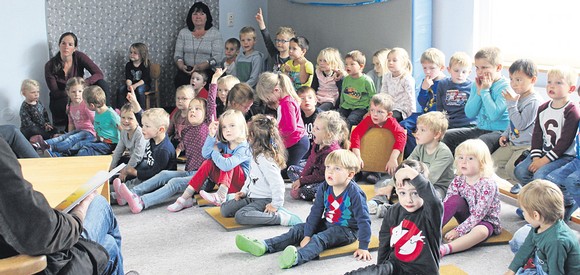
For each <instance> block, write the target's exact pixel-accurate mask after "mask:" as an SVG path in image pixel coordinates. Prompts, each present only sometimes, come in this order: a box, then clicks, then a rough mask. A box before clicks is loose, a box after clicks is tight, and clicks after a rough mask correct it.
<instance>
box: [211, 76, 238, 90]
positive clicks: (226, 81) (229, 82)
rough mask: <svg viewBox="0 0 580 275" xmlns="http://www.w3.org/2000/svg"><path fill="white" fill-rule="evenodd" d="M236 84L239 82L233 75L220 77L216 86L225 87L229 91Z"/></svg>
mask: <svg viewBox="0 0 580 275" xmlns="http://www.w3.org/2000/svg"><path fill="white" fill-rule="evenodd" d="M238 83H240V80H239V79H238V78H237V77H235V76H233V75H226V76H222V77H220V78H219V79H218V81H217V85H226V86H227V87H228V88H229V89H230V90H231V89H232V87H233V86H234V85H236V84H238Z"/></svg>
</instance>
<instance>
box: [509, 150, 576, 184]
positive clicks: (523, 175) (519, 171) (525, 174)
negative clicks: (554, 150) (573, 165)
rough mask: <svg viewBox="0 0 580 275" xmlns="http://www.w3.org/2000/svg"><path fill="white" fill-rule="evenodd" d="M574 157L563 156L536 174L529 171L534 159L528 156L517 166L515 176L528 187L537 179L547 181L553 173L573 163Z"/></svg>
mask: <svg viewBox="0 0 580 275" xmlns="http://www.w3.org/2000/svg"><path fill="white" fill-rule="evenodd" d="M573 159H574V157H571V156H562V157H560V158H559V159H557V160H555V161H552V162H550V163H548V164H546V165H544V166H542V167H540V169H538V170H537V171H536V173H532V172H530V171H529V170H528V166H530V164H531V163H532V158H531V157H530V156H527V157H526V158H525V159H524V160H523V161H522V162H520V163H519V164H518V166H516V169H515V171H514V175H515V176H516V179H517V180H518V181H519V182H520V184H521V185H526V184H528V183H529V182H530V181H532V180H535V179H545V178H546V176H548V174H550V173H551V172H552V171H554V170H556V169H558V168H560V167H562V166H564V165H566V164H567V163H568V162H570V161H572V160H573Z"/></svg>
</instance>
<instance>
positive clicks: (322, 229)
mask: <svg viewBox="0 0 580 275" xmlns="http://www.w3.org/2000/svg"><path fill="white" fill-rule="evenodd" d="M304 225H305V224H304V223H301V224H297V225H295V226H293V227H292V228H290V231H288V232H287V233H284V234H282V235H280V236H277V237H274V238H271V239H267V240H265V241H264V242H265V243H266V246H267V247H268V252H270V253H274V252H278V251H282V250H284V249H285V248H286V247H287V246H289V245H295V246H298V245H300V242H301V241H302V239H304ZM356 233H357V232H356V231H353V230H352V229H350V228H349V227H346V226H340V225H334V224H331V223H328V222H326V221H320V222H319V225H318V228H316V230H315V233H314V235H312V237H311V238H310V242H308V244H306V245H305V246H304V247H303V248H300V249H298V259H297V263H296V265H300V264H303V263H305V262H308V261H310V260H313V259H315V258H316V257H318V255H319V254H320V253H321V252H322V251H324V250H325V249H329V248H333V247H339V246H344V245H348V244H351V243H353V242H354V241H356Z"/></svg>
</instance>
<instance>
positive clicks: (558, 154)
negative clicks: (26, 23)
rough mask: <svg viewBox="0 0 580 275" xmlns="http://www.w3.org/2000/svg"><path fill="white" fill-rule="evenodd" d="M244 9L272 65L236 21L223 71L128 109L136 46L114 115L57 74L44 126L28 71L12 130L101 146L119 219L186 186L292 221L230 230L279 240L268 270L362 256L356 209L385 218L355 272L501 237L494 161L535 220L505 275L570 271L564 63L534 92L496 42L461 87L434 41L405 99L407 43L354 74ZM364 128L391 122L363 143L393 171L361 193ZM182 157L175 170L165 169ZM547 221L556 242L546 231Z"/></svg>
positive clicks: (361, 218) (249, 246) (71, 147)
mask: <svg viewBox="0 0 580 275" xmlns="http://www.w3.org/2000/svg"><path fill="white" fill-rule="evenodd" d="M256 20H257V22H258V25H259V28H260V30H261V33H262V35H263V37H264V40H265V42H266V46H267V49H268V53H269V55H270V57H271V58H270V59H269V60H270V61H272V64H268V65H266V64H267V63H266V58H265V56H264V55H263V54H261V53H259V52H257V51H256V50H254V45H255V39H256V34H255V30H254V29H253V28H251V27H244V28H243V29H242V30H241V31H240V40H237V39H228V40H227V41H226V43H225V48H226V57H225V59H224V60H223V62H221V64H222V67H223V68H216V69H215V74H214V75H213V76H212V78H211V81H210V84H209V89H208V90H206V88H205V87H206V84H207V80H208V79H207V75H206V74H205V72H203V71H194V72H193V73H192V75H191V82H190V84H191V85H184V86H180V87H177V88H176V93H175V101H176V108H175V110H174V111H173V112H172V113H171V114H168V113H167V112H166V111H164V110H163V109H160V108H153V109H149V110H146V111H143V110H142V109H141V106H142V103H143V102H142V99H143V97H142V92H143V91H145V90H146V87H147V86H148V85H150V77H149V72H148V65H149V60H148V53H147V48H146V46H145V45H144V44H141V43H136V44H133V45H132V46H131V47H130V61H129V62H128V63H127V67H126V71H127V74H126V78H127V80H126V83H125V84H124V85H123V86H122V87H120V89H119V95H120V97H119V98H118V104H121V103H123V104H124V105H123V106H122V107H121V108H120V111H119V113H120V117H119V115H118V114H117V112H116V111H115V110H113V109H112V108H111V107H108V106H106V104H105V100H106V99H105V94H104V92H103V91H102V89H100V88H99V87H98V86H90V87H85V84H84V81H83V79H82V78H72V79H70V80H69V81H68V82H67V86H66V91H67V93H68V95H69V98H70V101H69V104H68V106H67V113H68V116H69V125H68V129H67V133H65V134H60V135H59V134H57V133H56V131H55V129H54V127H52V125H51V124H50V122H49V121H48V118H47V116H46V111H45V110H44V107H43V106H42V104H41V103H40V102H39V101H38V93H39V85H38V83H36V82H34V81H30V80H26V81H24V82H23V84H22V94H23V96H24V97H25V101H24V102H23V104H22V108H21V116H22V121H23V123H22V130H23V132H25V133H26V135H27V138H29V139H30V141H31V143H32V145H33V146H34V147H35V148H37V149H38V150H46V151H47V152H48V153H49V154H50V155H51V156H63V155H96V154H111V153H112V154H113V160H112V162H111V169H112V168H114V167H115V166H117V165H118V164H119V163H120V162H126V163H128V165H127V166H126V167H125V168H124V169H122V170H121V172H120V173H119V175H118V177H116V178H115V179H114V180H113V190H114V192H112V194H111V196H112V198H113V199H114V200H115V201H116V202H117V203H118V204H119V205H126V204H128V206H129V208H130V210H131V212H133V213H140V212H141V211H143V210H144V209H147V208H149V207H152V206H154V205H157V204H161V203H164V202H166V201H167V200H168V199H170V198H172V197H173V196H174V195H176V194H179V193H181V195H180V196H179V197H178V198H177V199H176V201H175V202H174V203H172V204H170V205H169V206H168V207H167V209H168V210H169V211H171V212H177V211H181V210H183V209H185V208H189V207H192V206H194V205H195V204H196V203H197V202H196V199H195V198H194V194H195V193H199V194H200V195H201V197H203V198H204V199H206V200H207V201H209V202H210V203H212V204H214V205H216V206H219V207H220V210H221V213H222V215H223V216H224V217H235V219H236V222H237V223H239V224H251V225H257V224H264V225H274V224H281V225H286V226H292V228H291V229H290V231H289V232H288V233H285V234H283V235H281V236H277V237H274V238H271V239H267V240H264V241H260V240H255V239H252V238H250V237H247V236H245V235H238V236H237V237H236V245H237V246H238V248H239V249H241V250H243V251H246V252H249V253H251V254H253V255H256V256H260V255H263V254H264V253H267V252H269V253H273V252H277V251H283V253H282V255H281V256H280V267H281V268H290V267H292V266H295V265H299V264H302V263H305V262H307V261H309V260H311V259H314V258H316V257H317V256H318V254H320V252H322V251H323V250H324V249H328V248H331V247H335V246H341V245H345V244H349V243H352V242H354V241H355V240H358V241H359V247H358V249H357V250H356V251H355V252H354V256H355V257H356V258H357V259H362V260H370V259H371V255H370V253H369V252H368V245H369V242H370V236H371V229H370V222H371V220H370V216H369V214H377V213H378V214H379V216H380V217H384V219H383V222H382V226H381V230H380V232H379V239H380V245H379V256H378V260H377V264H376V265H372V266H369V267H366V268H363V269H361V270H356V271H353V274H366V273H375V272H380V273H381V274H383V273H384V274H403V273H410V272H411V273H413V272H414V273H422V274H436V273H437V272H438V267H439V260H440V258H441V257H443V256H444V255H447V254H449V253H453V252H459V251H463V250H466V249H469V248H470V247H472V246H474V245H477V244H478V243H481V242H483V241H485V240H486V239H487V238H489V237H490V236H492V235H494V234H499V233H500V232H501V230H502V227H501V223H500V220H499V213H500V211H501V209H500V207H501V204H500V201H499V192H498V187H497V184H496V182H495V179H494V178H495V177H494V170H493V169H494V164H495V165H497V166H498V168H500V169H505V170H506V171H507V174H508V176H510V177H512V178H515V179H517V180H518V181H519V183H521V185H523V186H524V187H523V188H522V190H521V193H520V196H519V202H520V205H521V210H520V211H519V213H520V214H521V215H522V216H523V217H524V218H525V219H526V221H527V222H529V223H530V225H531V226H532V227H533V230H530V233H527V232H526V233H527V234H524V235H525V236H527V238H526V239H525V241H523V240H521V239H520V240H518V241H519V243H518V247H520V249H519V252H518V254H516V257H515V258H514V261H513V262H512V264H511V265H510V267H509V268H510V271H511V272H516V271H518V269H519V268H526V267H529V265H524V264H525V263H526V261H527V259H529V258H532V261H534V263H535V267H534V268H536V269H538V270H542V271H543V272H546V273H547V272H550V273H557V271H556V270H558V271H562V272H561V273H568V274H570V273H574V272H577V271H579V270H580V254H579V253H580V250H579V247H578V242H577V241H575V237H574V236H573V234H572V233H571V231H570V229H569V228H567V226H566V224H565V223H564V222H563V221H567V220H568V219H569V217H570V215H571V213H572V212H573V211H574V210H575V209H576V208H577V207H578V206H577V203H580V201H578V199H580V196H579V195H578V194H580V188H578V169H575V168H576V167H577V166H578V164H579V163H580V161H579V159H580V153H579V152H580V150H578V149H580V148H575V147H577V145H575V144H578V141H576V143H574V137H575V135H576V133H577V129H578V124H579V122H580V113H579V112H578V109H577V106H576V104H575V103H573V102H571V101H570V100H569V99H568V96H569V94H570V93H572V92H573V91H575V89H576V81H577V75H576V72H575V71H574V70H573V69H570V68H566V67H557V68H554V69H552V70H550V71H549V72H548V74H547V75H548V84H547V94H548V97H550V99H551V100H550V101H548V102H546V103H544V104H541V97H540V96H539V95H538V94H537V93H536V92H535V91H534V84H535V82H536V80H537V68H536V66H535V64H534V63H533V62H532V61H530V60H517V61H515V62H514V63H513V64H512V65H511V66H510V68H509V76H510V82H509V83H508V81H507V80H506V79H505V78H503V77H502V76H501V70H502V60H501V53H500V51H499V49H497V48H493V47H489V48H483V49H481V50H480V51H478V52H477V53H476V55H475V67H476V78H475V81H474V82H472V81H471V80H469V79H468V76H469V74H470V73H471V67H472V62H471V61H470V57H469V56H468V55H467V54H465V53H461V52H459V53H455V54H453V55H452V57H451V58H450V61H449V64H448V67H447V70H448V71H449V73H450V77H445V75H444V74H443V70H444V68H445V57H444V54H443V53H442V52H441V51H439V50H437V49H434V48H431V49H428V50H426V51H425V52H424V53H423V54H422V56H421V64H422V67H423V71H424V73H425V78H424V79H423V81H422V82H421V84H420V88H419V90H418V93H417V94H418V97H417V100H418V102H419V104H420V108H418V109H417V108H416V104H415V100H416V98H415V94H416V93H415V80H414V78H413V77H412V75H411V72H412V66H411V62H410V59H409V56H408V54H407V52H406V51H405V50H404V49H402V48H393V49H381V50H379V51H377V52H376V53H375V54H374V55H373V65H374V69H373V70H372V71H370V72H369V73H367V74H364V73H363V69H364V66H365V64H366V57H365V55H364V54H363V53H362V52H360V51H357V50H354V51H351V52H349V53H347V54H346V55H345V58H344V62H343V60H342V57H341V55H340V53H339V51H338V50H337V49H334V48H326V49H323V50H322V51H321V52H320V53H319V55H318V57H317V60H316V66H314V65H313V64H312V63H311V62H309V61H308V60H306V58H305V54H306V52H307V51H308V40H307V39H306V38H304V37H300V36H295V33H294V31H293V30H292V29H291V28H288V27H281V28H280V30H279V31H278V32H277V34H276V39H275V40H274V41H275V42H273V41H272V39H271V38H270V34H269V32H268V30H267V29H266V26H265V23H264V21H263V17H262V13H261V10H260V11H259V12H258V14H257V15H256ZM240 49H242V51H241V52H240ZM266 68H272V71H273V72H263V71H264V70H266ZM509 86H511V88H510V87H509ZM125 102H127V103H126V104H125ZM273 117H275V118H273ZM355 125H356V127H355V128H354V130H352V133H351V131H350V129H351V127H353V126H355ZM371 128H384V129H388V130H389V131H390V132H391V133H392V134H393V136H394V140H395V142H394V145H393V146H392V148H377V149H379V150H385V152H388V153H389V154H390V158H389V159H388V161H387V163H386V166H385V169H384V171H385V173H387V174H389V175H391V176H392V180H391V181H390V182H389V183H388V184H387V185H386V186H385V187H383V188H379V189H378V190H377V196H376V197H374V198H372V199H371V200H369V201H368V202H367V198H366V195H365V194H364V192H363V191H362V190H361V189H360V188H359V187H358V185H357V184H356V182H355V180H354V179H355V175H356V174H357V173H359V171H360V170H361V169H362V168H364V165H365V164H364V162H363V159H362V157H361V140H362V137H363V136H364V135H365V133H366V132H367V131H368V130H369V129H371ZM349 135H350V137H349ZM475 138H479V139H475ZM127 152H128V153H127ZM526 154H527V155H526ZM180 155H184V156H185V159H186V160H185V170H184V171H178V170H177V169H176V168H177V165H176V163H177V158H178V157H179V156H180ZM401 155H404V156H405V158H406V159H407V160H405V161H404V162H403V163H399V161H398V159H399V156H401ZM373 177H375V179H374V180H372V181H374V182H376V181H377V178H376V177H377V176H376V175H373V174H370V175H369V177H368V178H367V179H368V180H369V181H371V178H373ZM284 178H288V179H290V181H291V182H292V186H291V190H290V195H291V197H292V198H294V199H303V200H307V201H313V202H314V204H313V206H312V209H311V212H310V214H309V215H308V218H307V219H306V221H305V222H304V223H303V222H302V220H301V219H300V217H299V216H297V215H296V214H294V213H291V212H290V211H288V210H287V209H286V208H284V192H285V185H284ZM541 179H548V180H551V181H553V182H556V183H557V184H558V185H560V188H561V190H562V191H560V190H559V189H558V188H556V187H555V185H554V184H553V183H550V182H547V181H542V180H541ZM215 185H217V191H216V192H212V191H213V190H214V186H215ZM519 187H520V186H519V185H516V186H515V187H514V189H513V190H512V191H513V192H514V193H516V192H518V191H519V190H518V189H519ZM393 192H394V193H395V194H396V195H397V197H398V203H396V204H393V201H392V198H393V195H394V194H393ZM548 193H550V194H553V195H551V196H548V195H544V194H548ZM564 209H566V211H564ZM564 212H565V213H564ZM453 217H455V218H456V219H457V221H458V224H459V225H458V226H457V227H455V228H454V229H453V230H451V231H450V232H447V233H446V234H445V235H443V232H441V227H442V226H443V225H445V224H446V223H448V222H449V221H450V220H451V218H453ZM409 232H411V233H409ZM548 232H550V233H549V234H550V236H558V238H560V239H561V240H562V242H553V241H552V240H551V239H549V238H550V237H548V238H546V235H547V234H546V233H548ZM408 234H412V236H411V237H410V238H408V239H404V238H403V237H404V236H406V235H408ZM554 238H555V237H554ZM442 239H443V240H444V242H442ZM514 244H515V241H514ZM298 247H299V249H298ZM508 273H509V271H508Z"/></svg>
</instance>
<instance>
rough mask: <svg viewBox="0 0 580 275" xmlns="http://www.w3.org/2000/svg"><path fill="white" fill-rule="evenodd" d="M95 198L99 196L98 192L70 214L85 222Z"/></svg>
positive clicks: (90, 195) (83, 201) (92, 194)
mask: <svg viewBox="0 0 580 275" xmlns="http://www.w3.org/2000/svg"><path fill="white" fill-rule="evenodd" d="M95 196H97V190H95V191H93V192H92V193H91V194H89V195H88V196H87V197H86V198H85V199H84V200H82V201H81V202H80V203H79V205H77V206H75V208H73V209H72V211H71V212H70V214H74V215H75V216H77V217H79V219H80V220H81V221H84V220H85V216H86V215H87V210H88V209H89V205H91V202H92V201H93V199H95Z"/></svg>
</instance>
